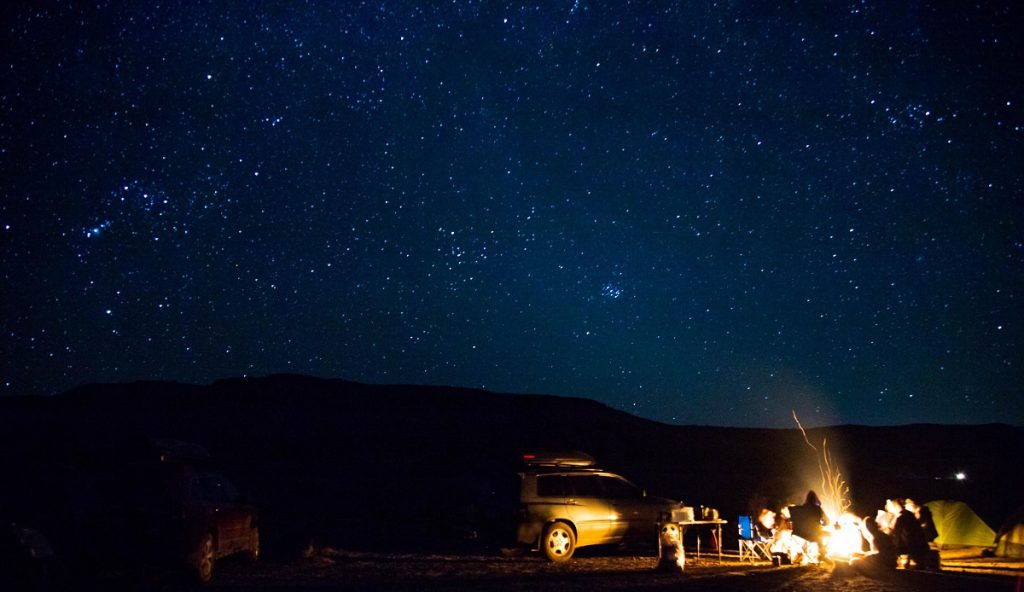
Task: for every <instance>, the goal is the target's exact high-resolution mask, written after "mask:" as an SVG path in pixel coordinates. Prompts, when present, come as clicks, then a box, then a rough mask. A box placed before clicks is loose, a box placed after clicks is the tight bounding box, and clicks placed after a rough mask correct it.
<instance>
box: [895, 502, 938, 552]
mask: <svg viewBox="0 0 1024 592" xmlns="http://www.w3.org/2000/svg"><path fill="white" fill-rule="evenodd" d="M903 507H904V508H906V509H907V510H910V511H911V512H913V513H914V517H916V518H917V523H918V524H920V525H921V531H922V532H923V533H924V540H925V542H926V543H930V542H932V541H934V540H935V539H936V538H938V536H939V531H938V529H936V528H935V519H934V518H932V511H931V510H930V509H929V508H928V506H919V505H917V502H915V501H914V500H912V499H910V498H907V501H906V503H905V504H904V505H903Z"/></svg>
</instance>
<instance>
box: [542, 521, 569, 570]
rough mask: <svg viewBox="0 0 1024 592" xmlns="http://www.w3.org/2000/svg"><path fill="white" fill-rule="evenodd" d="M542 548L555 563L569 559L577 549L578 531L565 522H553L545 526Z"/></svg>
mask: <svg viewBox="0 0 1024 592" xmlns="http://www.w3.org/2000/svg"><path fill="white" fill-rule="evenodd" d="M541 550H542V551H543V552H544V556H545V557H547V558H548V560H550V561H553V562H555V563H564V562H566V561H569V560H570V559H572V554H573V552H574V551H576V533H575V532H573V530H572V527H571V526H569V525H568V524H566V523H565V522H552V523H551V524H548V525H547V526H546V527H544V534H543V535H542V536H541Z"/></svg>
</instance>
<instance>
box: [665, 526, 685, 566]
mask: <svg viewBox="0 0 1024 592" xmlns="http://www.w3.org/2000/svg"><path fill="white" fill-rule="evenodd" d="M659 542H660V543H661V544H660V545H659V548H660V551H659V554H658V570H659V571H683V566H684V565H685V564H686V556H685V555H684V554H683V532H682V530H681V529H680V528H679V525H678V524H675V523H672V522H668V523H665V524H662V525H661V534H660V535H659Z"/></svg>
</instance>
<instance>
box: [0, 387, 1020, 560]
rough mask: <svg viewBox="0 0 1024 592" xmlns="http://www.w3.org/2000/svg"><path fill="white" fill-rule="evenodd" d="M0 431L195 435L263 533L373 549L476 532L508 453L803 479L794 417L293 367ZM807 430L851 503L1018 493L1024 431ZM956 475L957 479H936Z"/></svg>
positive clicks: (744, 507) (24, 419)
mask: <svg viewBox="0 0 1024 592" xmlns="http://www.w3.org/2000/svg"><path fill="white" fill-rule="evenodd" d="M0 430H2V434H3V438H4V446H5V448H6V452H8V453H17V452H16V451H17V450H18V449H19V448H23V449H24V450H25V454H36V455H41V456H43V457H45V453H44V452H41V451H44V450H47V449H49V448H51V447H52V446H53V445H54V444H55V443H57V444H59V443H60V442H62V441H68V442H70V441H72V440H76V441H83V440H85V441H88V440H89V439H90V438H93V439H102V438H101V435H109V434H111V433H114V432H123V433H131V434H141V435H145V436H150V437H154V438H173V439H177V440H185V441H189V442H196V443H201V444H203V445H204V446H205V447H206V448H208V449H209V450H210V452H211V453H212V454H213V456H214V457H215V458H216V459H218V460H219V461H220V463H221V464H222V465H223V466H224V467H225V472H227V473H229V474H230V475H232V477H234V479H235V480H236V481H238V482H239V484H240V485H241V486H242V488H243V490H245V491H246V492H248V494H249V496H250V497H251V498H252V499H253V500H254V501H255V502H257V503H258V504H259V505H260V506H261V507H262V508H263V512H264V516H265V523H264V524H265V525H264V532H265V534H264V537H265V540H266V543H267V545H268V546H270V547H274V544H275V543H278V544H282V543H283V544H292V543H295V544H300V543H301V542H304V541H305V540H307V539H309V538H320V539H321V540H326V541H329V542H335V543H338V544H345V545H360V544H365V545H374V544H377V543H380V542H381V540H382V539H388V538H390V535H389V534H388V533H389V532H391V531H392V528H394V527H400V528H401V529H402V531H403V532H405V533H407V534H409V535H410V536H411V537H413V538H414V539H415V540H416V541H418V542H419V544H420V545H423V546H438V545H448V544H451V543H454V542H457V541H459V540H462V539H463V538H465V537H466V536H467V535H468V534H469V533H471V532H476V533H477V534H478V535H480V536H482V537H483V538H484V539H485V540H490V539H491V535H494V536H497V535H496V533H495V531H496V530H497V528H498V526H499V525H500V521H499V520H498V519H497V518H496V516H498V515H499V514H498V511H497V508H504V507H507V504H508V503H509V501H510V500H513V501H514V496H515V495H516V494H517V490H516V478H515V473H516V471H517V470H518V467H519V464H518V463H519V458H520V455H521V453H522V452H523V451H526V450H540V449H578V450H585V451H587V452H589V453H591V454H592V455H594V456H595V457H596V458H597V459H598V461H599V462H600V463H601V465H602V466H604V467H605V468H608V469H610V470H614V471H617V472H621V473H623V474H625V475H626V476H627V477H629V478H630V479H632V480H633V481H635V482H636V483H638V484H639V485H641V486H643V487H645V488H647V490H648V491H650V492H651V493H654V494H659V495H663V496H667V497H672V498H675V499H681V500H684V501H685V502H686V503H688V504H690V505H699V504H703V505H710V506H715V507H718V508H720V509H721V511H722V514H723V517H725V518H727V519H730V521H731V520H732V518H730V517H734V516H735V515H736V514H738V513H743V512H747V511H751V510H754V509H756V508H757V507H760V506H761V505H764V504H770V505H778V504H781V503H784V502H795V501H798V500H799V498H801V497H802V495H803V494H804V493H806V490H807V489H808V488H811V487H813V488H816V489H819V488H820V477H819V476H818V470H817V463H816V460H815V454H814V451H813V450H811V449H810V448H809V447H808V446H807V445H806V444H805V443H804V440H803V436H802V435H801V433H800V432H799V430H796V429H790V430H765V429H745V428H727V427H703V426H669V425H665V424H661V423H657V422H653V421H648V420H644V419H641V418H637V417H634V416H631V415H628V414H626V413H623V412H620V411H616V410H614V409H611V408H609V407H606V406H604V405H601V404H599V403H596V402H594V401H590V400H586V399H576V398H564V397H553V396H541V395H509V394H499V393H491V392H487V391H481V390H472V389H457V388H444V387H415V386H379V385H365V384H357V383H352V382H346V381H341V380H323V379H316V378H310V377H303V376H270V377H266V378H253V379H231V380H224V381H219V382H216V383H214V384H212V385H207V386H196V385H185V384H177V383H166V382H137V383H130V384H106V385H88V386H83V387H79V388H76V389H73V390H71V391H69V392H67V393H64V394H63V395H59V396H56V397H48V398H42V397H20V398H6V399H0ZM808 436H809V438H810V440H811V442H813V443H815V444H816V445H819V447H820V445H821V443H822V441H823V440H826V439H827V442H828V447H829V449H830V450H831V452H832V454H833V456H834V458H835V460H836V462H837V463H838V465H839V466H840V467H842V469H843V475H844V477H845V478H846V481H847V482H848V484H849V486H850V490H851V497H852V498H853V500H854V504H855V505H854V509H855V510H857V511H858V512H860V513H868V512H871V513H873V512H874V509H876V508H878V507H880V506H881V505H882V503H883V502H884V499H885V498H886V497H887V496H895V495H904V496H912V497H915V498H918V499H919V501H927V500H931V499H936V498H956V499H962V500H964V501H967V502H968V503H969V504H970V505H972V506H973V507H974V508H975V509H976V510H977V511H978V512H979V513H980V514H981V515H982V517H983V518H985V519H986V520H987V521H988V522H989V524H990V525H993V526H997V525H998V524H999V523H1000V522H1001V521H1002V519H1003V518H1004V517H1005V516H1006V515H1008V513H1009V512H1011V511H1012V510H1013V509H1014V508H1015V507H1017V506H1018V505H1020V503H1021V502H1022V501H1024V499H1022V497H1024V494H1022V492H1024V478H1022V477H1021V475H1020V472H1019V466H1020V464H1021V459H1022V458H1024V455H1022V451H1024V428H1020V427H1011V426H1006V425H986V426H939V425H911V426H899V427H862V426H838V427H831V428H822V429H815V430H809V431H808ZM43 443H46V445H45V446H44V445H43ZM45 461H46V459H45V458H41V459H40V462H43V463H45ZM957 471H964V472H966V473H967V475H968V479H966V480H964V481H957V480H955V479H952V475H953V474H954V473H955V472H957Z"/></svg>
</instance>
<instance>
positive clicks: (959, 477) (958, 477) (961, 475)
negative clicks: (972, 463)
mask: <svg viewBox="0 0 1024 592" xmlns="http://www.w3.org/2000/svg"><path fill="white" fill-rule="evenodd" d="M966 478H967V473H957V474H956V480H957V481H963V480H964V479H966Z"/></svg>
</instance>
